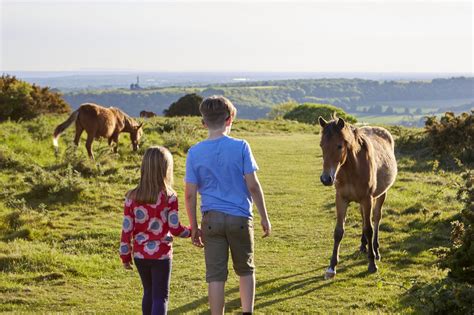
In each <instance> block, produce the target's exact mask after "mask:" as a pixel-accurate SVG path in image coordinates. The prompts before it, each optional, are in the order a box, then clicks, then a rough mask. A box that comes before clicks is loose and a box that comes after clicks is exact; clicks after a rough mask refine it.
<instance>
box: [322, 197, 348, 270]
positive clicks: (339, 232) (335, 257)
mask: <svg viewBox="0 0 474 315" xmlns="http://www.w3.org/2000/svg"><path fill="white" fill-rule="evenodd" d="M348 204H349V203H348V202H347V201H346V200H344V199H343V198H342V197H341V196H339V195H337V194H336V214H337V221H336V228H335V229H334V247H333V250H332V257H331V263H330V264H329V267H328V269H327V270H326V275H325V276H324V278H325V279H330V278H333V277H334V276H335V275H336V265H337V263H338V262H339V246H340V244H341V240H342V238H343V237H344V224H345V222H346V212H347V206H348Z"/></svg>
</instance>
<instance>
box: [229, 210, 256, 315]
mask: <svg viewBox="0 0 474 315" xmlns="http://www.w3.org/2000/svg"><path fill="white" fill-rule="evenodd" d="M226 233H227V239H228V241H229V246H230V252H231V254H232V263H233V266H234V270H235V272H236V273H237V275H239V276H240V302H241V304H242V312H244V313H248V312H250V313H251V312H253V306H254V299H255V272H254V270H255V265H254V261H253V244H254V243H253V219H252V218H245V217H237V216H229V217H228V218H227V221H226Z"/></svg>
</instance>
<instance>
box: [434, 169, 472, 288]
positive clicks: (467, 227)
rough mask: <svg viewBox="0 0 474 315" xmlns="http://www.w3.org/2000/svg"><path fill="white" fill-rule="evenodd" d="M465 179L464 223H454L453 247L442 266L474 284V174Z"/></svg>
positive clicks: (461, 193)
mask: <svg viewBox="0 0 474 315" xmlns="http://www.w3.org/2000/svg"><path fill="white" fill-rule="evenodd" d="M463 179H464V181H465V184H464V186H462V187H461V188H460V190H459V192H458V199H459V200H460V201H461V202H463V203H464V209H463V210H462V211H461V215H462V222H459V221H454V222H452V226H453V229H452V232H451V240H452V245H451V248H450V250H449V252H448V254H447V255H446V257H445V259H444V260H443V261H442V263H441V266H442V267H444V268H446V269H449V276H450V277H452V278H455V279H457V280H458V281H461V282H468V283H470V284H474V185H473V184H474V172H472V171H467V172H465V173H464V174H463Z"/></svg>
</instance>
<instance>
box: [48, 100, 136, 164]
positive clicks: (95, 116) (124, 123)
mask: <svg viewBox="0 0 474 315" xmlns="http://www.w3.org/2000/svg"><path fill="white" fill-rule="evenodd" d="M73 122H76V136H75V138H74V143H75V144H76V146H77V145H79V139H81V134H82V132H83V131H84V130H85V131H86V132H87V140H86V148H87V153H88V154H89V157H90V158H91V159H94V154H93V153H92V142H93V141H94V139H98V138H100V137H103V138H107V139H108V140H109V145H110V144H111V143H112V141H113V142H115V144H116V145H115V148H114V152H117V146H118V137H119V134H120V133H121V132H128V133H130V139H131V140H132V146H133V150H134V151H136V150H137V149H138V144H139V142H140V138H141V135H142V126H143V123H141V124H138V123H137V122H136V121H135V120H134V119H133V118H131V117H129V116H128V115H127V114H125V113H124V112H123V111H121V110H120V109H118V108H114V107H109V108H105V107H102V106H99V105H96V104H92V103H85V104H82V105H81V106H80V107H79V108H78V109H77V110H76V111H74V112H73V113H72V114H71V116H69V118H68V119H67V120H66V121H65V122H63V123H62V124H60V125H59V126H57V127H56V129H55V130H54V134H53V137H54V138H53V145H54V147H55V148H56V150H57V149H58V138H59V136H60V135H61V133H63V131H64V130H66V128H68V127H69V126H70V125H72V123H73Z"/></svg>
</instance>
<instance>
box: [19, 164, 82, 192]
mask: <svg viewBox="0 0 474 315" xmlns="http://www.w3.org/2000/svg"><path fill="white" fill-rule="evenodd" d="M25 180H26V181H27V182H29V183H30V184H31V185H32V188H31V195H32V196H36V197H44V196H45V195H47V194H55V195H59V196H62V197H68V196H71V195H72V196H75V195H77V194H79V193H80V192H81V191H83V190H84V188H85V184H84V181H83V180H82V178H81V177H80V174H79V172H77V171H75V170H74V169H73V167H72V166H71V165H68V167H67V168H66V169H65V170H57V171H45V170H43V169H42V168H41V167H39V166H35V167H34V168H33V170H32V171H31V174H30V175H28V176H27V177H26V178H25Z"/></svg>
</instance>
